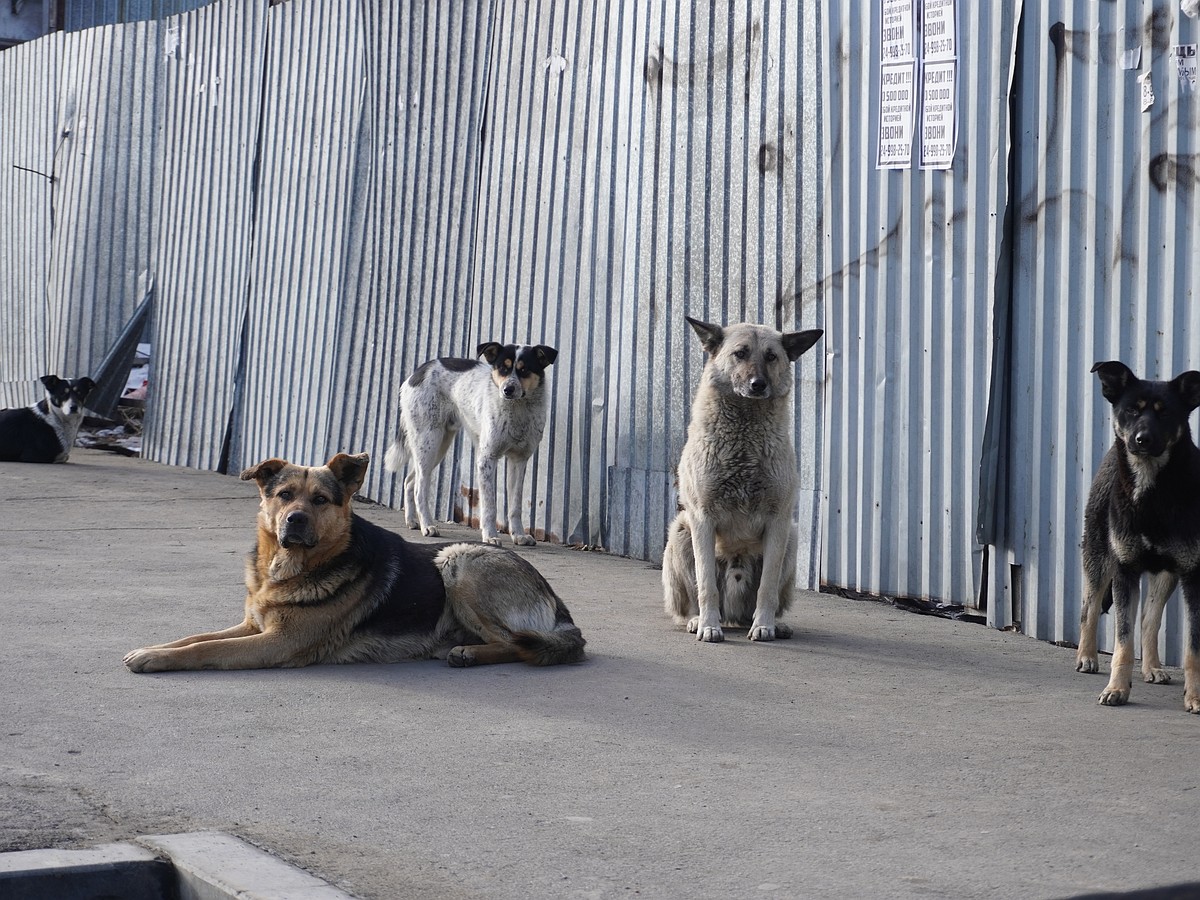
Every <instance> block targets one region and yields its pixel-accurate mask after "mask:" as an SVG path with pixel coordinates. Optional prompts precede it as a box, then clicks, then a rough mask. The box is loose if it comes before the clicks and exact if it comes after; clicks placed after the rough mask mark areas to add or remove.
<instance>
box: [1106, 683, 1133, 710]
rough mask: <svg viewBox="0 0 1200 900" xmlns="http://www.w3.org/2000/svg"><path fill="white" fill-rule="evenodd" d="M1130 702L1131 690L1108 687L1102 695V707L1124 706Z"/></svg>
mask: <svg viewBox="0 0 1200 900" xmlns="http://www.w3.org/2000/svg"><path fill="white" fill-rule="evenodd" d="M1128 702H1129V688H1114V687H1111V686H1110V687H1106V688H1105V689H1104V692H1103V693H1102V694H1101V695H1100V705H1101V706H1124V705H1125V704H1126V703H1128Z"/></svg>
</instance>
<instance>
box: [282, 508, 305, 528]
mask: <svg viewBox="0 0 1200 900" xmlns="http://www.w3.org/2000/svg"><path fill="white" fill-rule="evenodd" d="M284 521H285V522H287V523H288V524H289V525H307V524H308V514H307V513H302V512H300V510H298V509H293V510H292V511H291V512H290V513H288V514H287V516H285V517H284Z"/></svg>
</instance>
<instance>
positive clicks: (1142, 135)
mask: <svg viewBox="0 0 1200 900" xmlns="http://www.w3.org/2000/svg"><path fill="white" fill-rule="evenodd" d="M1025 16H1026V20H1025V31H1024V38H1023V41H1022V52H1021V54H1020V58H1019V71H1018V79H1017V82H1016V91H1017V102H1016V107H1017V108H1019V109H1020V110H1021V113H1020V115H1021V122H1020V128H1019V129H1018V133H1019V134H1020V135H1021V137H1022V141H1021V144H1020V147H1019V150H1018V152H1017V155H1016V160H1015V162H1016V165H1015V170H1016V172H1017V176H1018V178H1017V182H1016V184H1015V191H1014V194H1015V197H1014V208H1013V219H1014V224H1013V231H1014V241H1015V247H1016V254H1015V265H1014V271H1013V298H1012V313H1011V314H1012V356H1011V358H1012V363H1011V397H1012V399H1011V408H1012V413H1011V428H1010V429H1009V431H1008V433H1007V434H1006V435H1004V438H1003V441H1002V446H1003V449H1004V452H1005V454H1006V458H1007V461H1008V475H1007V477H1008V481H1009V484H1010V489H1009V490H1008V491H1007V494H1006V496H1007V498H1008V503H1007V507H1006V509H1005V521H1004V523H1003V524H1004V527H1003V529H1002V530H1001V531H1000V532H999V533H998V536H997V539H996V548H995V552H996V556H997V558H998V563H999V565H998V566H997V571H996V574H995V581H994V587H993V591H994V593H995V594H996V596H997V597H998V598H1001V599H1002V602H1001V603H1000V604H998V607H999V608H998V612H997V616H996V624H1006V623H1007V622H1011V621H1016V622H1019V624H1020V627H1021V629H1022V630H1023V631H1025V632H1026V633H1029V634H1032V635H1034V636H1036V637H1040V638H1043V639H1045V640H1051V641H1064V642H1067V643H1071V644H1074V643H1076V642H1077V640H1078V634H1079V632H1078V629H1079V625H1078V622H1079V610H1080V604H1081V591H1082V574H1081V572H1080V558H1079V543H1080V540H1081V537H1082V529H1083V510H1084V506H1085V504H1086V501H1087V493H1088V490H1089V487H1090V484H1091V479H1092V475H1093V474H1094V472H1095V470H1096V468H1097V467H1098V465H1099V462H1100V459H1101V457H1102V456H1103V454H1104V453H1105V451H1106V450H1107V449H1108V447H1109V446H1110V445H1111V443H1112V424H1111V411H1110V407H1109V405H1108V404H1107V403H1106V402H1105V401H1104V400H1103V398H1102V397H1101V394H1100V390H1099V386H1098V384H1097V381H1096V376H1095V375H1091V374H1089V370H1090V368H1091V366H1092V364H1093V363H1094V362H1097V361H1101V360H1108V359H1120V360H1122V361H1124V362H1125V363H1126V364H1127V365H1129V366H1130V367H1131V368H1132V369H1133V370H1134V371H1135V372H1136V373H1138V374H1139V375H1140V376H1142V377H1148V378H1163V379H1169V378H1172V377H1174V376H1175V375H1176V374H1178V373H1179V372H1182V371H1184V370H1187V369H1196V368H1200V352H1198V351H1197V349H1196V348H1197V338H1198V337H1200V305H1198V304H1197V302H1196V284H1197V272H1198V269H1197V267H1196V265H1195V263H1194V262H1193V256H1194V253H1193V252H1192V246H1193V244H1194V241H1193V235H1194V233H1195V229H1196V226H1197V223H1198V220H1200V204H1198V203H1197V197H1196V185H1197V169H1196V166H1195V159H1196V153H1197V140H1196V137H1195V132H1196V127H1197V111H1196V104H1195V96H1194V93H1193V91H1194V88H1193V86H1192V84H1191V79H1190V78H1189V79H1186V80H1185V79H1184V78H1183V77H1181V72H1180V67H1179V65H1178V63H1177V61H1176V57H1175V53H1174V48H1176V47H1184V48H1188V47H1191V48H1192V49H1193V51H1194V47H1195V45H1196V43H1197V41H1200V24H1198V23H1197V21H1196V20H1194V19H1189V18H1187V17H1185V16H1183V15H1181V13H1180V9H1179V4H1178V3H1174V2H1168V0H1154V2H1147V3H1143V4H1089V3H1082V2H1076V3H1069V2H1049V0H1046V2H1039V3H1026V13H1025ZM1185 52H1186V50H1185ZM1186 59H1187V57H1185V60H1186ZM1191 59H1192V60H1193V61H1194V59H1195V57H1191ZM1193 71H1194V69H1193ZM1147 79H1148V80H1149V81H1150V83H1151V85H1152V89H1153V95H1154V99H1153V104H1152V105H1150V106H1149V107H1148V108H1145V109H1143V92H1142V85H1143V83H1144V81H1145V80H1147ZM1181 607H1182V604H1181V603H1179V601H1178V600H1176V601H1173V602H1172V603H1171V604H1170V605H1169V606H1168V608H1167V615H1166V617H1165V619H1164V626H1163V632H1162V636H1161V639H1160V643H1161V649H1162V651H1163V652H1164V656H1165V659H1166V661H1167V662H1168V664H1174V665H1178V664H1180V663H1181V661H1182V659H1183V644H1184V634H1185V629H1184V617H1183V611H1182V608H1181ZM1102 628H1103V631H1104V632H1105V635H1104V639H1103V641H1102V647H1105V648H1110V647H1111V633H1110V632H1111V625H1110V624H1109V622H1108V620H1107V618H1105V619H1103V620H1102Z"/></svg>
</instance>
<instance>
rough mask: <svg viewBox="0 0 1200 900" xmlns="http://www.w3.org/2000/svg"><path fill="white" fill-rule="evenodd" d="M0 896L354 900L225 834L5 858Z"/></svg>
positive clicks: (0, 861)
mask: <svg viewBox="0 0 1200 900" xmlns="http://www.w3.org/2000/svg"><path fill="white" fill-rule="evenodd" d="M138 845H141V846H138ZM0 895H3V896H4V897H5V898H6V900H85V898H95V897H121V898H123V900H162V898H165V897H172V898H173V897H178V898H179V900H228V898H230V897H236V898H238V900H354V897H353V896H352V895H351V894H347V893H346V892H345V891H340V890H338V889H337V888H335V887H333V886H332V885H330V884H328V883H326V882H324V881H322V880H321V879H319V878H317V877H316V876H315V875H311V874H309V873H308V872H305V871H304V870H303V869H299V868H297V867H295V866H293V865H290V864H288V863H286V862H284V861H283V860H281V859H279V858H278V857H275V856H272V855H271V854H269V853H266V852H264V851H262V850H259V849H258V848H257V847H252V846H250V845H249V844H247V843H245V842H244V841H241V840H239V839H238V838H235V837H233V836H232V835H228V834H224V833H222V832H219V831H198V832H192V833H188V834H164V835H150V836H147V837H142V838H138V839H137V843H136V844H132V843H129V844H102V845H99V846H97V847H92V848H89V849H86V850H55V849H49V850H20V851H16V852H13V853H0Z"/></svg>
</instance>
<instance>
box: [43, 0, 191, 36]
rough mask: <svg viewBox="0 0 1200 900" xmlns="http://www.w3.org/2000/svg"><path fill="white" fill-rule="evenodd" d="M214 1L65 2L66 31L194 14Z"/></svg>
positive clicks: (79, 0)
mask: <svg viewBox="0 0 1200 900" xmlns="http://www.w3.org/2000/svg"><path fill="white" fill-rule="evenodd" d="M211 2H212V0H64V2H63V13H62V17H63V22H62V28H63V31H82V30H83V29H85V28H95V27H96V26H98V25H116V24H120V23H128V22H140V21H145V20H150V19H165V18H166V17H167V16H173V15H178V14H179V13H185V12H190V11H191V10H194V9H199V8H200V7H202V6H207V5H208V4H210V3H211Z"/></svg>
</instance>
